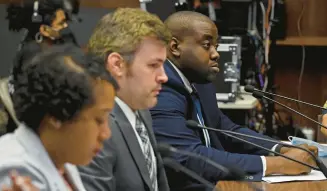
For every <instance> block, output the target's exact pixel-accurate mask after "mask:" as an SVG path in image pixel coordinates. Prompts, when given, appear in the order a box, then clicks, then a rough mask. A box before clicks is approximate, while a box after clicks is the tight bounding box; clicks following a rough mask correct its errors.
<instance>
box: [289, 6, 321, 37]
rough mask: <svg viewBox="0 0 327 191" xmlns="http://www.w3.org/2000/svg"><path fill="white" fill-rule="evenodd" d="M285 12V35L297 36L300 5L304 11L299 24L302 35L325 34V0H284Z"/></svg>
mask: <svg viewBox="0 0 327 191" xmlns="http://www.w3.org/2000/svg"><path fill="white" fill-rule="evenodd" d="M285 4H286V12H287V17H288V19H287V20H288V21H287V36H298V30H297V21H298V18H299V16H300V13H301V10H302V6H304V12H303V16H302V19H301V23H300V26H301V28H302V34H303V36H327V19H326V18H327V11H326V9H327V1H326V0H285Z"/></svg>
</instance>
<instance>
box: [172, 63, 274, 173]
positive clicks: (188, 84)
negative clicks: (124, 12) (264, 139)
mask: <svg viewBox="0 0 327 191" xmlns="http://www.w3.org/2000/svg"><path fill="white" fill-rule="evenodd" d="M168 61H169V63H170V64H171V65H172V66H173V68H174V69H175V70H176V72H177V73H178V75H179V77H180V78H181V79H182V81H183V83H184V85H185V87H186V89H187V90H188V91H189V93H192V91H193V90H192V87H191V83H190V81H189V80H188V79H187V78H186V77H185V75H184V74H183V73H182V72H181V71H180V70H179V69H178V68H177V67H176V66H175V65H174V64H173V63H172V62H171V61H170V60H168ZM276 147H277V144H276V145H274V146H273V148H272V149H271V150H272V151H275V149H276ZM260 157H261V161H262V166H263V168H262V169H263V175H262V176H265V174H266V170H267V161H266V157H265V156H260Z"/></svg>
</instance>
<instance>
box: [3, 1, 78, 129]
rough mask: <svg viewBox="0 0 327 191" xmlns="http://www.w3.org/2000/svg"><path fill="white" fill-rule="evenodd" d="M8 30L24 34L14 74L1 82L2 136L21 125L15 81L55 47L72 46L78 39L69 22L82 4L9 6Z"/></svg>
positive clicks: (9, 4) (18, 4)
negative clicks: (39, 55) (33, 59)
mask: <svg viewBox="0 0 327 191" xmlns="http://www.w3.org/2000/svg"><path fill="white" fill-rule="evenodd" d="M6 10H7V17H6V19H7V20H8V29H9V30H10V31H13V32H23V37H22V40H21V42H20V43H19V48H18V51H17V53H16V56H15V59H14V60H13V68H12V71H11V72H12V73H11V75H10V76H9V77H5V78H2V79H0V134H5V133H8V132H13V131H14V130H15V129H16V128H17V126H18V125H19V121H18V119H17V117H16V114H15V111H14V109H13V103H12V100H11V97H12V95H11V94H12V92H13V91H14V83H13V81H14V80H15V79H13V77H14V76H16V73H19V72H20V69H21V67H22V65H23V64H24V62H25V61H27V60H28V59H30V58H31V57H33V56H34V55H35V54H36V53H38V52H40V51H42V50H46V49H47V48H49V47H51V46H52V45H55V44H64V43H72V44H75V45H77V42H76V39H75V37H74V35H73V33H72V32H71V30H70V29H69V26H68V24H69V22H68V21H70V20H72V19H73V15H74V14H77V13H78V11H79V0H43V1H36V0H24V1H10V2H9V3H8V5H7V9H6Z"/></svg>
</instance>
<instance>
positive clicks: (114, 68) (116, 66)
mask: <svg viewBox="0 0 327 191" xmlns="http://www.w3.org/2000/svg"><path fill="white" fill-rule="evenodd" d="M106 68H107V70H108V71H109V72H110V73H111V75H113V76H115V77H121V76H122V75H123V74H124V68H125V65H124V59H123V57H122V56H121V55H120V54H119V53H117V52H113V53H111V54H109V55H108V57H107V63H106Z"/></svg>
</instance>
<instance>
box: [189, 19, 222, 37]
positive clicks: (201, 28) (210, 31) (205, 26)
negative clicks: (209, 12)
mask: <svg viewBox="0 0 327 191" xmlns="http://www.w3.org/2000/svg"><path fill="white" fill-rule="evenodd" d="M191 29H192V30H193V32H194V35H196V36H203V35H210V36H212V37H215V38H217V36H218V30H217V27H216V25H215V24H214V23H213V22H210V21H203V20H194V21H193V22H192V23H191Z"/></svg>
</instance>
